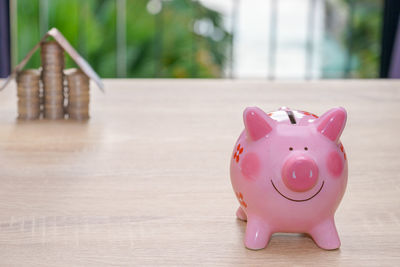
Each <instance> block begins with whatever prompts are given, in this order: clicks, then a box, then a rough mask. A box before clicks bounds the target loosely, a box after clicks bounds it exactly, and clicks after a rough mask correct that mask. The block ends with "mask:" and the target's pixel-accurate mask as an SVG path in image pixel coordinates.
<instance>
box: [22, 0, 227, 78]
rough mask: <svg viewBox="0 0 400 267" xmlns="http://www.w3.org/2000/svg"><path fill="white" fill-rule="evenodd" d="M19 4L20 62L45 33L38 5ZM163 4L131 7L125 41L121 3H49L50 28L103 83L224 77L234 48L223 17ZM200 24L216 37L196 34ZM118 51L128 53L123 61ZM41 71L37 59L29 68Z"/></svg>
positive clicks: (195, 5) (198, 7)
mask: <svg viewBox="0 0 400 267" xmlns="http://www.w3.org/2000/svg"><path fill="white" fill-rule="evenodd" d="M124 2H125V1H124ZM17 3H18V5H17V8H18V11H17V14H18V34H17V36H18V37H17V38H18V61H21V60H22V58H23V57H24V56H25V55H26V54H27V52H28V51H29V50H30V49H31V48H32V47H33V46H34V45H35V44H36V43H37V42H38V41H39V40H40V36H41V34H43V33H44V32H43V33H40V25H39V23H40V19H41V18H40V16H41V15H42V16H43V14H40V12H39V10H40V7H39V5H40V1H39V0H18V2H17ZM158 3H160V2H159V1H153V2H152V1H147V0H135V1H126V2H125V3H124V7H125V10H124V11H125V14H126V23H124V21H123V22H122V23H124V24H123V25H122V26H121V30H122V31H123V32H122V33H121V38H120V37H119V36H117V34H118V25H117V23H118V22H117V21H118V19H117V13H118V12H117V8H118V1H114V0H85V1H78V0H52V1H47V5H48V6H47V8H48V22H47V24H48V25H49V28H52V27H56V28H58V29H59V30H60V31H61V32H62V33H63V35H64V36H65V37H66V38H67V40H68V41H69V42H70V43H71V45H72V46H74V47H75V48H76V49H77V50H78V52H79V53H80V54H81V55H82V56H83V57H84V58H85V59H87V60H88V62H89V63H90V64H91V65H92V66H93V68H94V69H95V70H96V71H97V72H98V73H99V75H100V76H101V77H104V78H108V77H142V78H149V77H172V78H187V77H201V78H206V77H221V76H222V71H223V68H224V64H225V63H226V62H227V51H229V46H230V43H231V35H230V34H229V33H228V32H227V31H226V30H224V28H223V26H222V19H221V15H220V14H219V13H218V12H216V11H213V10H211V9H209V8H206V7H205V6H203V5H202V4H201V3H200V2H197V1H191V0H180V1H164V2H162V8H160V6H159V5H158ZM121 13H124V12H121ZM118 14H120V13H118ZM199 23H200V25H198V24H199ZM201 23H203V25H204V24H207V23H208V24H207V25H205V26H208V25H211V27H209V28H210V29H211V30H212V32H204V33H203V32H201V31H200V33H196V27H198V26H200V27H202V24H201ZM203 27H204V26H203ZM206 30H207V29H206ZM124 35H125V36H124ZM119 42H123V44H119ZM118 45H121V47H120V49H122V50H124V51H123V52H122V57H123V58H122V59H121V58H120V60H118V55H117V51H118V49H117V48H118ZM117 61H118V64H122V65H124V66H123V67H122V68H121V66H119V68H120V70H118V68H117ZM39 66H40V57H39V54H38V53H35V55H34V56H33V58H32V60H31V61H29V63H28V65H27V67H28V68H29V67H31V68H37V67H39ZM66 66H67V67H72V66H74V63H73V62H72V61H71V59H69V58H67V63H66Z"/></svg>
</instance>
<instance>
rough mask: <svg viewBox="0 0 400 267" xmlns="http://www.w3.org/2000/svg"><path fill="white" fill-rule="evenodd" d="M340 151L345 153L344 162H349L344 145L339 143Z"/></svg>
mask: <svg viewBox="0 0 400 267" xmlns="http://www.w3.org/2000/svg"><path fill="white" fill-rule="evenodd" d="M339 147H340V151H342V153H343V157H344V160H347V156H346V152H345V151H344V147H343V144H342V143H339Z"/></svg>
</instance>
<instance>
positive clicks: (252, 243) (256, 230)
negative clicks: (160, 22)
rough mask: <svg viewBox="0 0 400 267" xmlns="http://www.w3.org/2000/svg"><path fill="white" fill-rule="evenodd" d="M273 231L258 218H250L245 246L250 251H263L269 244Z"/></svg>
mask: <svg viewBox="0 0 400 267" xmlns="http://www.w3.org/2000/svg"><path fill="white" fill-rule="evenodd" d="M270 237H271V231H270V229H269V227H268V225H267V224H266V223H265V222H263V221H262V220H259V219H258V218H248V221H247V227H246V235H245V238H244V244H245V246H246V247H247V248H249V249H254V250H257V249H262V248H265V247H266V246H267V244H268V241H269V239H270Z"/></svg>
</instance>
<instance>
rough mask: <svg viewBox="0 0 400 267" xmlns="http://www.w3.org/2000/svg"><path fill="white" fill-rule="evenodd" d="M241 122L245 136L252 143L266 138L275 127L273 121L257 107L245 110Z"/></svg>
mask: <svg viewBox="0 0 400 267" xmlns="http://www.w3.org/2000/svg"><path fill="white" fill-rule="evenodd" d="M243 121H244V126H245V128H246V131H247V134H248V136H250V138H251V139H252V140H253V141H257V140H258V139H260V138H261V137H264V136H266V135H267V134H268V133H269V132H271V131H272V129H273V127H274V126H275V121H274V120H273V119H271V118H270V117H269V116H268V115H267V114H265V113H264V111H262V110H261V109H259V108H257V107H250V108H246V109H245V110H244V112H243Z"/></svg>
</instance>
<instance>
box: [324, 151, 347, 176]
mask: <svg viewBox="0 0 400 267" xmlns="http://www.w3.org/2000/svg"><path fill="white" fill-rule="evenodd" d="M327 165H328V170H329V172H330V173H331V174H332V175H333V176H334V177H336V178H338V177H339V176H340V175H341V174H342V170H343V160H342V158H341V157H340V155H339V153H338V152H336V151H333V152H331V153H330V154H329V156H328V159H327Z"/></svg>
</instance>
